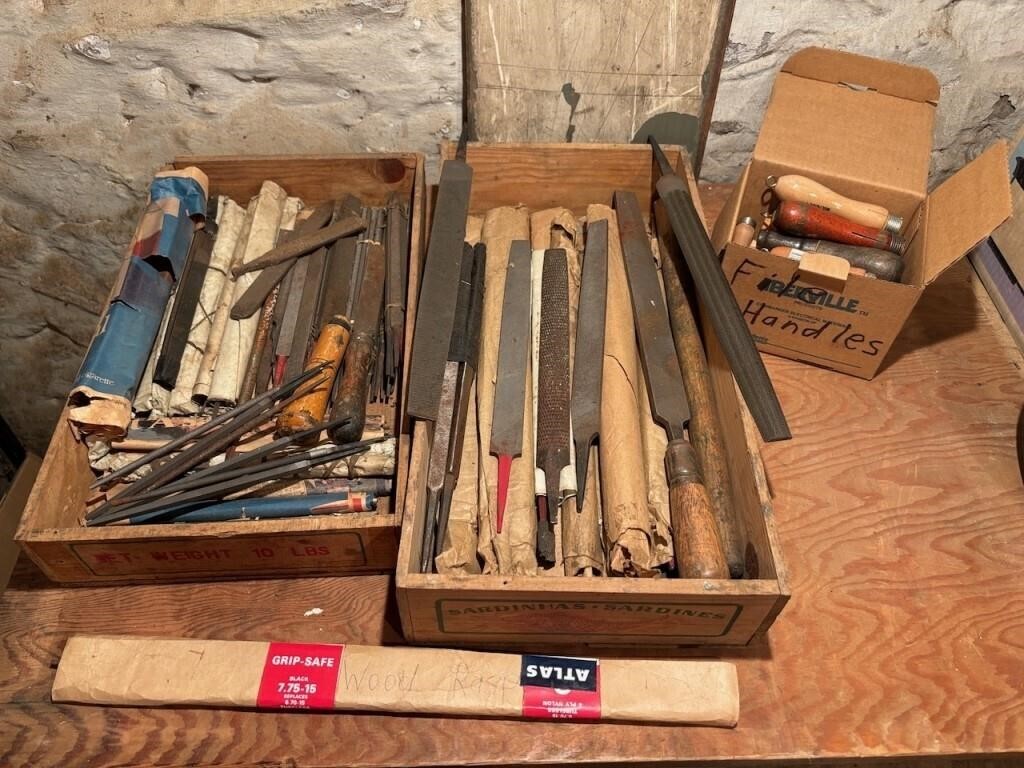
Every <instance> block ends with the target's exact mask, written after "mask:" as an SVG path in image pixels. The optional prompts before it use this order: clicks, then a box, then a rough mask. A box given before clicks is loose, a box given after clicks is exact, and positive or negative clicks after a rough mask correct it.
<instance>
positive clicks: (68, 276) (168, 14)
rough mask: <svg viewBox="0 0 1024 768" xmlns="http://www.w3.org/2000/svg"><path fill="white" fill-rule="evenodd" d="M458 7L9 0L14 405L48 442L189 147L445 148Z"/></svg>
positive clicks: (5, 342) (1, 229)
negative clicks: (164, 166) (155, 189)
mask: <svg viewBox="0 0 1024 768" xmlns="http://www.w3.org/2000/svg"><path fill="white" fill-rule="evenodd" d="M460 16H461V10H460V4H459V2H458V0H347V1H346V0H145V2H125V1H124V0H88V2H75V1H73V0H7V2H6V3H5V8H4V14H3V18H2V20H0V72H2V73H4V74H5V76H4V77H3V78H2V80H0V349H2V350H3V358H2V359H3V361H4V365H3V366H2V367H0V412H2V413H3V414H4V416H5V417H6V418H7V420H8V421H9V422H10V423H11V425H12V427H13V428H14V429H15V431H16V432H17V433H18V435H19V436H20V437H21V439H22V440H23V441H25V443H26V444H27V445H29V446H30V447H32V448H33V449H34V450H36V451H40V450H43V449H44V448H45V445H46V441H47V439H48V437H49V434H50V432H51V430H52V429H53V425H54V422H55V419H56V417H57V414H58V413H59V411H60V408H61V406H62V405H63V402H64V398H65V396H66V394H67V391H68V389H69V387H70V382H71V380H72V379H73V377H74V375H75V372H76V371H77V369H78V365H79V363H80V362H81V358H82V356H83V355H84V354H85V348H86V345H87V344H88V342H89V339H90V337H91V336H92V333H93V330H94V329H95V325H96V319H97V315H98V313H99V312H100V311H101V309H102V307H103V305H104V302H105V300H106V296H107V292H108V291H109V289H110V284H111V281H112V280H113V277H114V274H115V272H116V267H117V264H118V262H119V259H120V254H121V253H122V251H123V248H124V245H125V244H126V243H127V241H128V239H129V238H130V236H131V232H132V229H133V227H134V225H135V219H136V216H137V214H138V211H139V210H140V208H141V204H142V202H143V201H144V199H145V193H146V189H147V186H148V183H149V180H150V177H151V174H152V172H153V170H154V167H155V166H156V165H158V164H160V163H162V162H164V161H167V160H169V159H171V158H173V157H174V156H176V155H179V154H189V153H192V154H239V153H278V154H285V153H296V152H313V153H316V152H320V153H322V152H347V151H364V150H376V151H379V150H386V149H393V148H398V147H402V148H406V149H415V150H420V151H423V152H434V151H435V150H436V147H437V144H438V141H439V140H441V139H443V138H445V137H447V136H449V135H452V134H453V133H458V130H459V128H458V126H459V125H460V124H461V103H462V85H461V83H462V64H461V46H460V42H459V40H460Z"/></svg>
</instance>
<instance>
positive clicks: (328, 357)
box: [277, 323, 352, 435]
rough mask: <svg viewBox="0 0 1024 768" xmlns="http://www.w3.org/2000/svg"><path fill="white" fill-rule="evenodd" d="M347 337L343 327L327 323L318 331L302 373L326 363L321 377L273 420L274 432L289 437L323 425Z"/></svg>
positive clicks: (347, 333)
mask: <svg viewBox="0 0 1024 768" xmlns="http://www.w3.org/2000/svg"><path fill="white" fill-rule="evenodd" d="M351 335H352V333H351V331H350V330H349V328H348V325H347V324H346V325H341V324H338V323H328V324H327V325H325V326H324V327H323V328H321V329H320V335H319V336H317V338H316V343H315V344H314V345H313V351H312V352H310V353H309V359H308V360H307V361H306V370H307V371H308V370H310V369H311V368H316V367H318V366H320V365H323V364H325V363H326V367H325V368H324V372H323V375H322V376H320V377H318V378H316V379H314V381H316V382H317V383H316V385H315V386H314V387H313V389H311V390H310V391H309V392H308V393H307V394H305V395H303V396H302V397H300V398H298V399H296V400H295V401H294V402H292V403H290V404H289V405H288V406H287V407H286V408H285V409H284V410H283V411H282V412H281V415H280V416H278V418H277V431H278V433H280V434H282V435H291V434H294V433H296V432H301V431H302V430H304V429H310V428H312V427H315V426H316V425H317V424H320V423H322V422H323V420H324V414H325V413H326V412H327V402H328V400H330V397H331V390H332V389H333V388H334V377H335V376H336V375H337V373H338V366H339V365H341V360H342V358H343V357H344V356H345V350H346V349H347V348H348V340H349V338H351Z"/></svg>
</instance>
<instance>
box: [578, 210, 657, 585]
mask: <svg viewBox="0 0 1024 768" xmlns="http://www.w3.org/2000/svg"><path fill="white" fill-rule="evenodd" d="M600 219H607V220H608V304H607V307H608V308H607V315H606V317H605V339H604V379H603V383H602V394H601V440H600V442H599V443H598V450H599V455H600V461H601V499H602V507H601V508H602V510H603V513H604V530H605V540H606V542H607V545H608V567H609V569H610V571H611V572H612V573H615V574H625V575H628V576H638V575H648V574H649V573H650V569H651V559H652V558H651V544H652V542H651V525H650V511H649V510H648V506H647V504H648V500H647V483H646V466H645V460H644V449H643V440H642V438H641V434H640V398H641V394H640V393H641V390H642V389H643V384H642V382H641V379H640V371H641V368H640V357H639V353H638V351H637V346H636V331H635V329H634V327H633V310H632V299H631V298H630V295H629V283H628V282H627V278H626V264H625V262H624V261H623V257H622V247H621V246H620V244H619V228H618V223H617V219H616V217H615V212H614V211H612V210H611V209H610V208H609V207H608V206H605V205H591V206H588V208H587V221H588V222H593V221H598V220H600Z"/></svg>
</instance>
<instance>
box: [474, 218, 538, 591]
mask: <svg viewBox="0 0 1024 768" xmlns="http://www.w3.org/2000/svg"><path fill="white" fill-rule="evenodd" d="M529 239H530V223H529V211H528V210H527V209H526V208H523V207H503V208H494V209H492V210H490V211H488V212H487V215H486V216H484V225H483V230H482V232H481V240H482V242H484V243H485V244H486V245H487V275H486V279H485V281H484V307H483V321H482V325H481V328H480V358H479V361H478V362H479V367H478V369H477V391H476V394H477V431H478V434H479V438H480V449H479V456H480V485H479V488H478V499H477V505H478V510H479V525H480V528H479V542H478V548H479V549H478V551H479V553H480V557H481V558H483V561H484V566H483V570H484V573H494V572H497V573H500V574H502V575H531V576H532V575H533V574H535V573H536V571H537V554H536V551H535V547H536V538H537V518H536V512H535V510H534V497H533V464H534V452H533V419H532V417H531V414H532V412H533V392H532V387H530V385H529V381H530V372H529V371H527V375H526V377H525V380H524V381H523V386H524V387H526V401H525V405H524V409H523V455H522V456H521V457H519V458H518V459H515V460H514V461H513V462H512V474H511V477H510V479H509V489H508V503H507V506H506V508H505V520H504V525H503V526H502V531H501V533H498V532H497V530H496V528H495V516H496V514H497V508H498V500H497V497H498V460H497V458H496V457H494V456H492V455H491V453H490V443H491V423H492V417H493V411H494V388H495V385H496V381H497V370H498V338H499V335H500V331H501V308H502V303H503V301H504V298H505V270H506V268H507V265H508V249H509V246H510V245H511V243H512V241H513V240H529Z"/></svg>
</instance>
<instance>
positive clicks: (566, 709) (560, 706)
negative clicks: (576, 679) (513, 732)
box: [523, 667, 601, 720]
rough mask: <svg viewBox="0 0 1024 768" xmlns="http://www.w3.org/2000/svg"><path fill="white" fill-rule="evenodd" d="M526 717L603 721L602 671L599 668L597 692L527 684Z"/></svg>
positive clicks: (524, 691) (524, 705)
mask: <svg viewBox="0 0 1024 768" xmlns="http://www.w3.org/2000/svg"><path fill="white" fill-rule="evenodd" d="M523 717H529V718H533V719H535V720H600V719H601V668H600V667H598V668H597V690H594V691H573V690H568V689H565V688H548V687H546V686H540V685H524V686H523Z"/></svg>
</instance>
